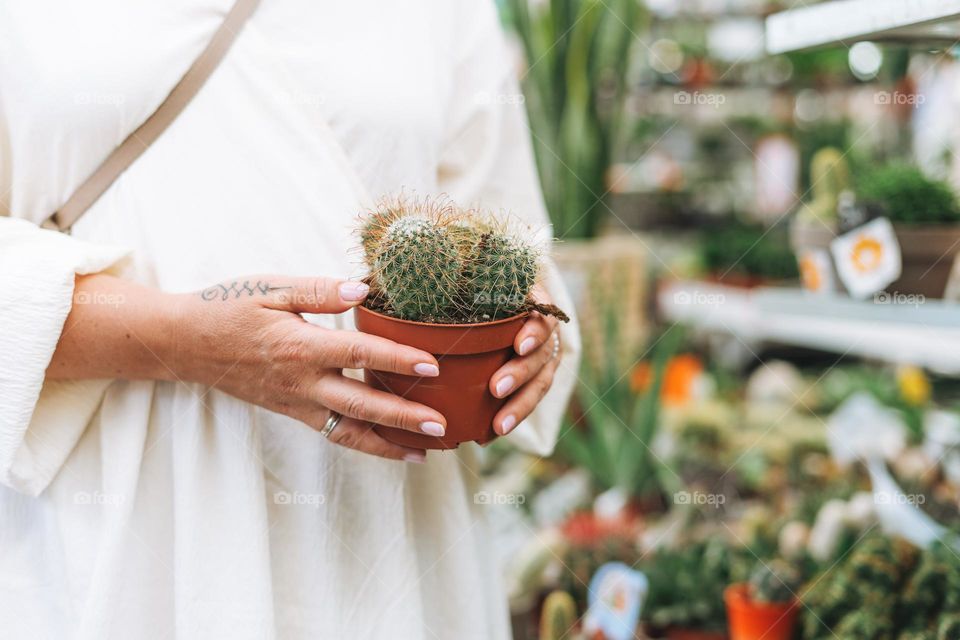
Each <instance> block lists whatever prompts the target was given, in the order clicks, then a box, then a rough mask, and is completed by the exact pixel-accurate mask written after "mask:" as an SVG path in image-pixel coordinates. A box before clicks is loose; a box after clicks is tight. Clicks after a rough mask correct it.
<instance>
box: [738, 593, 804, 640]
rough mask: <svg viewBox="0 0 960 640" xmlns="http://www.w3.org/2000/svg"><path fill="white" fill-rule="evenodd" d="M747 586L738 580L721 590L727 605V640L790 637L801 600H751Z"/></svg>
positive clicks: (791, 636) (769, 639)
mask: <svg viewBox="0 0 960 640" xmlns="http://www.w3.org/2000/svg"><path fill="white" fill-rule="evenodd" d="M749 589H750V586H749V585H748V584H747V583H745V582H741V583H738V584H732V585H730V586H729V587H727V588H726V589H725V590H724V592H723V601H724V603H726V605H727V624H728V628H729V630H730V640H761V638H762V639H763V640H790V639H791V638H793V630H794V627H795V626H796V624H797V614H798V613H799V611H800V606H799V605H800V603H799V602H798V601H797V600H793V601H792V602H783V603H780V602H778V603H766V602H754V601H753V600H751V599H750V591H749Z"/></svg>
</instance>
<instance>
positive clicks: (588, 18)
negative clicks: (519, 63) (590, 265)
mask: <svg viewBox="0 0 960 640" xmlns="http://www.w3.org/2000/svg"><path fill="white" fill-rule="evenodd" d="M531 5H535V6H531ZM508 7H509V15H508V19H509V21H510V22H512V25H513V27H514V29H515V30H516V32H517V34H518V35H519V37H520V40H521V41H522V43H523V48H524V51H525V53H526V57H527V64H528V67H527V71H526V73H525V75H524V78H523V86H524V92H525V95H526V105H527V111H528V113H529V116H530V125H531V129H532V131H533V143H534V145H533V146H534V151H535V153H536V157H537V166H538V168H539V172H540V180H541V182H542V184H543V190H544V196H545V198H546V201H547V208H548V209H549V210H550V217H551V218H552V220H553V224H554V230H555V232H556V234H557V235H558V236H559V237H560V238H588V237H592V236H594V235H596V234H597V231H598V230H599V228H600V223H601V221H602V219H603V217H604V213H605V212H606V211H607V207H606V203H605V202H604V200H605V198H606V194H607V191H608V187H607V183H606V179H605V175H606V173H607V169H608V168H609V167H610V164H611V161H612V159H613V157H614V151H615V149H614V147H615V142H616V141H617V140H618V134H619V131H620V129H621V121H622V118H623V103H624V99H625V95H626V88H627V87H626V85H627V70H628V67H629V60H630V50H631V45H632V43H633V40H634V34H635V33H636V31H637V30H638V27H639V23H640V14H641V11H640V5H639V0H549V1H548V2H543V3H531V2H530V1H529V0H509V1H508Z"/></svg>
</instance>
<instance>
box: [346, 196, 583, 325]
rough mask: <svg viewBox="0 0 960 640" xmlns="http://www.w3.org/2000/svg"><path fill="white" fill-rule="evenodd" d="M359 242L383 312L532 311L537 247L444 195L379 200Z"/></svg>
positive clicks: (441, 318) (439, 318)
mask: <svg viewBox="0 0 960 640" xmlns="http://www.w3.org/2000/svg"><path fill="white" fill-rule="evenodd" d="M360 241H361V244H362V247H363V250H364V255H365V257H366V262H367V265H368V266H369V267H370V271H371V273H370V283H371V286H372V288H373V290H374V293H375V296H379V298H380V299H382V300H383V303H384V304H383V309H382V310H383V311H384V312H386V313H388V314H391V315H395V316H397V317H399V318H403V319H406V320H416V321H422V322H455V323H465V322H483V321H488V320H496V319H500V318H507V317H510V316H513V315H516V314H518V313H521V312H523V311H524V310H526V309H527V308H530V304H531V303H530V292H531V290H532V289H533V286H534V284H535V283H536V281H537V275H538V271H539V267H540V252H539V251H538V250H537V249H536V247H535V246H534V245H533V244H531V243H530V242H529V241H528V240H527V239H526V238H525V237H524V236H523V233H522V232H521V231H519V230H515V229H514V228H512V227H511V226H510V225H508V224H507V223H506V222H504V221H502V220H498V219H495V218H493V217H491V216H489V215H487V214H485V213H483V212H479V211H464V210H461V209H458V208H456V206H455V205H452V204H451V203H450V202H449V201H446V200H439V201H430V200H423V201H415V202H413V203H412V204H409V203H408V202H407V201H404V200H398V201H395V202H386V201H383V202H381V204H380V205H379V206H378V208H377V210H376V211H373V212H371V213H370V214H368V215H367V216H366V217H365V219H364V221H363V224H362V226H361V228H360ZM534 308H538V307H534ZM538 310H539V308H538ZM559 314H560V315H558V317H561V319H563V317H565V316H563V315H562V312H559Z"/></svg>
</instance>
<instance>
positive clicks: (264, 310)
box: [174, 276, 446, 462]
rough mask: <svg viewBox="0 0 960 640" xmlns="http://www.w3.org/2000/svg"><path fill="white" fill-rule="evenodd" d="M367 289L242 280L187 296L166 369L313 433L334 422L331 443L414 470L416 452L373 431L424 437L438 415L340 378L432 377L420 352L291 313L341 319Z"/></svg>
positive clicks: (439, 428) (440, 426)
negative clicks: (364, 374)
mask: <svg viewBox="0 0 960 640" xmlns="http://www.w3.org/2000/svg"><path fill="white" fill-rule="evenodd" d="M367 292H368V287H367V285H365V284H363V283H360V282H348V281H341V280H334V279H328V278H301V279H297V278H284V277H280V276H249V277H245V278H243V279H240V280H237V281H233V282H229V283H222V284H219V285H215V286H213V287H210V288H208V289H205V290H203V291H202V292H201V293H199V294H193V295H192V296H191V297H190V298H189V299H188V300H187V301H186V302H185V303H181V308H180V312H179V314H180V318H181V320H180V322H179V329H178V338H179V339H178V340H177V341H176V343H177V345H178V350H177V352H176V356H175V357H174V362H175V363H176V365H175V370H176V371H177V372H178V375H179V377H181V378H182V379H185V380H191V381H196V382H201V383H203V384H206V385H209V386H212V387H216V388H217V389H220V390H222V391H225V392H226V393H229V394H230V395H232V396H235V397H237V398H240V399H241V400H246V401H247V402H252V403H253V404H257V405H259V406H261V407H264V408H266V409H270V410H271V411H276V412H278V413H283V414H285V415H288V416H290V417H292V418H296V419H297V420H300V421H301V422H304V423H306V424H307V425H309V426H311V427H313V428H314V429H318V430H319V429H321V428H322V427H323V426H324V424H325V423H326V421H327V418H328V417H329V416H330V411H335V412H337V413H339V414H342V415H343V418H342V420H341V421H340V423H339V424H338V425H337V427H336V428H335V429H334V430H333V432H332V433H330V435H329V438H330V440H331V441H332V442H334V443H336V444H339V445H342V446H345V447H349V448H351V449H356V450H358V451H363V452H365V453H369V454H373V455H377V456H382V457H384V458H395V459H403V460H407V461H412V462H422V461H423V459H424V455H425V453H424V451H422V450H418V449H410V448H407V447H403V446H400V445H397V444H393V443H391V442H389V441H387V440H385V439H384V438H382V437H380V436H379V435H377V434H376V433H375V432H374V431H373V429H372V426H373V425H374V424H377V425H382V426H386V427H393V428H396V429H406V430H408V431H414V432H417V433H424V434H428V435H432V436H439V435H443V433H444V430H445V428H446V427H445V425H446V421H445V419H444V417H443V416H442V415H440V414H439V413H438V412H437V411H435V410H433V409H431V408H429V407H426V406H424V405H422V404H417V403H415V402H411V401H409V400H405V399H403V398H401V397H398V396H395V395H392V394H389V393H385V392H383V391H378V390H375V389H372V388H370V387H369V386H367V385H366V384H364V383H363V382H360V381H358V380H354V379H351V378H346V377H344V376H343V375H342V369H346V368H349V369H364V368H367V369H374V370H377V371H390V372H394V373H401V374H405V375H414V376H424V377H432V376H436V375H438V373H439V368H438V364H437V360H436V359H435V358H434V357H433V356H432V355H430V354H429V353H426V352H425V351H420V350H419V349H414V348H413V347H408V346H405V345H401V344H397V343H396V342H393V341H391V340H387V339H386V338H381V337H378V336H372V335H368V334H365V333H360V332H357V331H338V330H332V329H325V328H322V327H318V326H316V325H313V324H310V323H308V322H306V321H305V320H304V319H303V318H301V317H300V315H299V314H300V313H343V312H344V311H347V310H349V309H351V308H353V307H355V306H357V305H358V304H360V303H361V302H362V301H363V299H364V298H365V297H366V295H367Z"/></svg>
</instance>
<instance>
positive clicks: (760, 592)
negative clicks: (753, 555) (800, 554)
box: [750, 560, 800, 603]
mask: <svg viewBox="0 0 960 640" xmlns="http://www.w3.org/2000/svg"><path fill="white" fill-rule="evenodd" d="M799 588H800V573H799V572H798V571H797V570H796V569H794V568H793V566H791V565H790V564H788V563H786V562H784V561H783V560H773V561H771V562H769V563H760V564H758V565H757V568H756V569H754V571H753V573H752V574H751V576H750V597H751V598H752V599H753V600H754V601H756V602H767V603H780V602H790V601H791V600H793V599H794V598H795V597H796V596H795V595H794V594H795V593H796V591H797V589H799Z"/></svg>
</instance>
